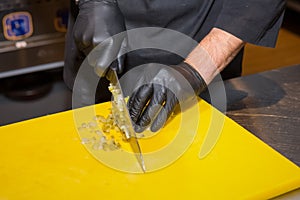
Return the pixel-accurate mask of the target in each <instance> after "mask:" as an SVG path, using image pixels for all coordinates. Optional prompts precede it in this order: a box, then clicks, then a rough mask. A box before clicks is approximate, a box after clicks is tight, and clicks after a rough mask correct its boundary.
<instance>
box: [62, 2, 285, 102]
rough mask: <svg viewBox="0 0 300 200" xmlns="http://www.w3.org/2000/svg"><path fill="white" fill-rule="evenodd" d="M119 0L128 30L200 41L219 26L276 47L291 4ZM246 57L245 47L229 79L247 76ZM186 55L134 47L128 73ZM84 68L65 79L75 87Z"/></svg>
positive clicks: (226, 73) (72, 69) (227, 72)
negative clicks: (243, 69) (163, 30)
mask: <svg viewBox="0 0 300 200" xmlns="http://www.w3.org/2000/svg"><path fill="white" fill-rule="evenodd" d="M71 2H72V4H71V17H70V20H69V29H72V27H73V23H74V20H75V19H76V16H77V13H78V8H77V7H76V5H75V4H74V0H71ZM117 3H118V6H119V8H120V10H121V12H122V13H123V15H124V20H125V24H126V28H127V30H130V29H133V28H140V27H162V28H167V29H172V30H176V31H179V32H181V33H183V34H186V35H188V36H190V37H191V38H193V39H194V40H196V41H198V42H199V41H201V40H202V39H203V38H204V37H205V36H206V35H207V34H208V33H209V31H210V30H211V29H212V28H213V27H217V28H220V29H222V30H225V31H227V32H229V33H231V34H233V35H235V36H236V37H238V38H240V39H242V40H243V41H245V42H247V43H252V44H255V45H261V46H268V47H274V46H275V43H276V39H277V35H278V31H279V28H280V26H281V22H282V19H283V13H284V7H285V1H284V0H117ZM71 33H72V30H68V34H69V35H68V36H69V37H72V36H71ZM129 43H130V41H129ZM72 45H74V44H68V43H67V45H66V51H70V50H72V49H74V47H72ZM216 48H217V46H216ZM242 57H243V50H241V51H240V52H239V53H238V55H237V56H236V57H235V59H234V60H233V61H232V62H231V63H230V64H229V65H228V66H227V67H226V68H225V69H224V70H223V72H222V73H221V75H222V77H223V79H228V78H233V77H236V76H239V75H240V74H241V66H242ZM183 59H184V58H181V57H179V56H177V55H174V54H171V53H170V52H165V51H162V50H155V49H144V50H138V51H133V52H130V53H128V54H127V56H126V64H125V71H128V70H130V69H131V68H132V67H135V66H138V65H140V64H144V63H149V62H156V63H162V64H168V65H171V64H177V63H179V62H180V61H182V60H183ZM199 59H201V58H199ZM78 67H79V66H78V65H77V66H65V69H64V71H65V73H64V78H65V82H66V84H67V85H68V86H69V87H70V88H72V86H73V83H74V78H75V76H76V73H77V70H78ZM107 84H108V83H107V82H106V81H105V80H103V79H101V81H100V84H99V86H98V87H99V90H98V91H103V92H102V94H100V96H99V97H96V98H97V99H99V101H106V100H108V96H109V95H110V93H109V92H108V91H107ZM102 96H103V97H102Z"/></svg>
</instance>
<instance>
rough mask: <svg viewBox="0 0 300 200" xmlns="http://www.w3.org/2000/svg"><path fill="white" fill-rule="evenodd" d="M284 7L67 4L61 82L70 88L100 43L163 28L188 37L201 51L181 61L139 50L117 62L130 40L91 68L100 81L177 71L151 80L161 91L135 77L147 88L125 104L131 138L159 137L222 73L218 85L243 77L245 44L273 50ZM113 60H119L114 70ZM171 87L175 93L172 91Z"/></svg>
mask: <svg viewBox="0 0 300 200" xmlns="http://www.w3.org/2000/svg"><path fill="white" fill-rule="evenodd" d="M284 7H285V1H284V0H264V1H261V0H172V1H164V0H79V1H76V2H75V1H74V0H72V1H71V16H70V19H69V27H68V33H67V41H66V51H65V68H64V79H65V82H66V84H67V85H68V86H69V87H70V88H72V87H73V84H74V80H75V77H76V74H77V72H78V69H79V67H80V65H81V63H82V61H83V60H84V58H85V57H86V56H87V55H88V54H89V53H90V52H91V50H92V49H93V48H94V47H95V46H97V45H98V44H99V43H101V42H102V41H104V40H106V39H107V38H110V37H112V36H114V35H115V34H118V33H120V32H123V31H126V30H132V29H134V28H141V27H161V28H166V29H171V30H175V31H179V32H181V33H183V34H185V35H187V36H189V37H191V38H192V39H194V40H195V41H197V42H198V45H197V46H196V47H195V48H194V49H191V51H190V53H189V54H188V56H187V57H186V58H182V57H180V56H177V55H174V54H173V53H170V52H165V51H163V50H157V49H141V50H139V51H132V52H130V53H127V54H126V55H125V56H124V55H123V56H118V55H122V50H123V49H124V48H126V45H127V42H128V41H126V38H124V40H118V41H114V40H113V39H111V41H110V42H108V43H107V44H105V45H103V47H102V48H103V49H102V53H101V55H99V58H98V60H97V64H96V66H93V67H96V68H97V71H103V73H102V74H103V76H105V72H106V71H107V66H111V67H112V68H114V69H116V70H117V72H118V73H119V74H123V73H124V72H126V71H129V70H130V69H132V68H134V67H136V66H140V65H142V64H146V63H161V64H164V65H168V66H170V68H172V69H174V70H165V69H163V68H162V69H161V70H158V71H157V72H156V74H155V75H154V76H153V77H151V78H152V79H155V80H161V81H160V83H162V84H159V85H158V84H151V83H149V82H151V80H147V79H149V78H148V76H147V74H140V76H139V79H140V80H145V81H147V82H148V83H149V84H145V85H142V86H140V87H137V88H136V90H135V91H134V92H133V94H132V95H131V96H130V99H129V103H128V106H129V112H130V115H131V118H132V120H133V122H134V124H135V129H136V131H137V132H141V131H143V130H144V129H145V128H147V127H150V129H151V130H152V131H153V132H155V131H158V130H159V129H160V128H161V127H162V126H163V125H164V124H165V122H166V120H167V119H168V118H169V117H170V115H171V113H172V112H173V111H174V108H175V107H176V106H177V105H178V104H179V103H181V102H184V101H186V100H188V99H189V98H190V97H191V96H193V95H195V94H196V95H199V94H200V93H201V92H203V91H204V90H205V89H206V87H207V85H208V84H210V83H211V81H212V80H213V79H214V78H215V76H216V75H217V74H218V73H219V72H221V75H222V78H223V79H228V78H233V77H237V76H240V75H241V69H242V58H243V47H244V45H245V44H246V43H251V44H255V45H260V46H267V47H274V46H275V43H276V39H277V36H278V31H279V28H280V26H281V23H282V19H283V14H284ZM112 57H118V59H117V60H115V61H114V62H113V63H111V62H110V58H112ZM153 65H155V64H153ZM178 74H179V75H181V76H183V77H184V78H185V79H186V80H188V82H189V84H190V86H191V87H192V89H193V91H192V92H191V91H187V90H185V87H184V86H182V85H181V82H180V81H177V80H178V79H177V76H178ZM107 84H108V81H107V80H106V79H105V77H102V78H101V80H100V82H99V85H98V91H99V92H98V93H97V98H98V101H106V100H109V92H108V91H107ZM169 85H172V86H174V87H173V90H172V91H170V90H169V89H168V87H169ZM83 87H84V86H83ZM86 90H88V88H86ZM174 90H175V91H174ZM175 94H176V95H175ZM157 104H159V105H162V106H163V108H162V109H156V110H155V111H154V112H153V109H151V107H153V106H155V105H157Z"/></svg>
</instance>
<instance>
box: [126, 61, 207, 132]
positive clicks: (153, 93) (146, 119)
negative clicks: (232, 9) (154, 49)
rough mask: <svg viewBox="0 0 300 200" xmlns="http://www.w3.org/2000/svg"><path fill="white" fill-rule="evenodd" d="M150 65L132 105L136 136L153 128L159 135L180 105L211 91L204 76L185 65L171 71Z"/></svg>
mask: <svg viewBox="0 0 300 200" xmlns="http://www.w3.org/2000/svg"><path fill="white" fill-rule="evenodd" d="M150 65H153V66H149V67H148V69H149V70H145V72H144V73H143V74H142V76H141V78H140V79H139V81H138V83H137V89H136V90H135V91H134V92H133V94H132V95H131V96H130V98H129V101H128V107H129V113H130V116H131V118H132V121H133V122H134V126H135V131H136V132H142V131H144V130H145V129H146V128H147V127H148V126H149V125H151V127H150V130H151V131H152V132H156V131H158V130H159V129H160V128H161V127H162V126H163V125H164V124H165V122H166V121H167V119H168V118H169V117H170V115H171V114H172V112H173V111H174V109H175V107H176V106H177V105H179V104H180V105H182V103H183V102H186V101H188V100H190V99H192V98H195V97H196V96H198V95H199V94H200V93H201V92H202V91H203V90H204V89H206V87H207V86H206V83H205V81H204V80H203V78H202V77H201V75H200V74H199V73H198V72H197V71H196V70H195V69H194V68H193V67H192V66H190V65H189V64H187V63H185V62H182V63H180V64H179V65H173V66H169V67H163V65H162V66H157V64H150ZM155 68H156V69H157V70H156V69H155ZM153 71H155V72H153Z"/></svg>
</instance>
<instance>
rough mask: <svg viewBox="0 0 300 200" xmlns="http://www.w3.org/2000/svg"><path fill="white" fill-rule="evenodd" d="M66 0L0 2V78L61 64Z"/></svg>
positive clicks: (11, 0)
mask: <svg viewBox="0 0 300 200" xmlns="http://www.w3.org/2000/svg"><path fill="white" fill-rule="evenodd" d="M68 6H69V0H1V1H0V20H1V21H0V30H1V31H0V79H1V78H7V77H12V76H15V75H21V74H27V73H31V72H37V71H44V70H47V69H53V68H59V67H62V66H63V55H64V41H65V32H66V29H67V22H68Z"/></svg>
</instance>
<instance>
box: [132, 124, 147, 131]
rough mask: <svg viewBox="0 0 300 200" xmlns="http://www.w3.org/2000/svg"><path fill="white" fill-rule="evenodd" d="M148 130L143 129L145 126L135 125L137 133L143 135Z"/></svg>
mask: <svg viewBox="0 0 300 200" xmlns="http://www.w3.org/2000/svg"><path fill="white" fill-rule="evenodd" d="M145 129H146V128H145V127H143V126H138V125H135V126H134V131H135V132H137V133H141V132H143V131H144V130H145Z"/></svg>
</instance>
